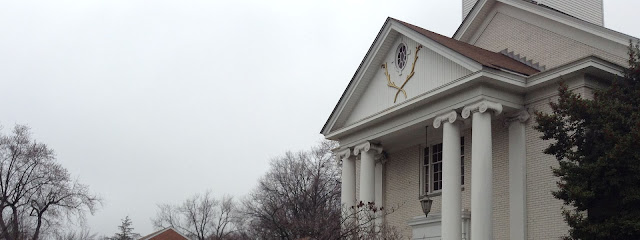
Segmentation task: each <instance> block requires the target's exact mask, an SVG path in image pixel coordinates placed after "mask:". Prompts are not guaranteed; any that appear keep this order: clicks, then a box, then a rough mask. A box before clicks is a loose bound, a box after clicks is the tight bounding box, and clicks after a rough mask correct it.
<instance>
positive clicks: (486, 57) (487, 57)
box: [392, 18, 540, 76]
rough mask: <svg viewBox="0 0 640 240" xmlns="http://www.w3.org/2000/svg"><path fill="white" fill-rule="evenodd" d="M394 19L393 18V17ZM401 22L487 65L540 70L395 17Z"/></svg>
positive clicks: (519, 70)
mask: <svg viewBox="0 0 640 240" xmlns="http://www.w3.org/2000/svg"><path fill="white" fill-rule="evenodd" d="M392 19H393V18H392ZM394 20H396V21H398V22H399V23H402V24H403V25H405V26H407V27H408V28H411V29H413V30H414V31H416V32H418V33H420V34H422V35H424V36H425V37H428V38H429V39H431V40H433V41H436V42H438V43H440V44H442V45H444V46H445V47H447V48H449V49H451V50H454V51H456V52H458V53H460V54H462V55H464V56H466V57H468V58H470V59H472V60H474V61H476V62H478V63H480V64H482V65H483V66H486V67H490V68H497V69H505V70H509V71H512V72H516V73H520V74H523V75H527V76H529V75H533V74H535V73H538V72H540V71H538V70H536V69H535V68H532V67H530V66H528V65H526V64H524V63H521V62H520V61H517V60H515V59H513V58H510V57H507V56H505V55H503V54H501V53H497V52H492V51H489V50H486V49H484V48H480V47H476V46H473V45H471V44H468V43H465V42H462V41H458V40H455V39H453V38H449V37H445V36H443V35H440V34H437V33H434V32H432V31H429V30H426V29H424V28H421V27H418V26H416V25H413V24H410V23H406V22H403V21H400V20H397V19H394Z"/></svg>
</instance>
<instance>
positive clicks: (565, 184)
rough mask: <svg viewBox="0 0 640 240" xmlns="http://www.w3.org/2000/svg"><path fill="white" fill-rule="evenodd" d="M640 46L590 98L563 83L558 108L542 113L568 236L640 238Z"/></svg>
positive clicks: (541, 124)
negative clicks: (618, 74) (621, 70)
mask: <svg viewBox="0 0 640 240" xmlns="http://www.w3.org/2000/svg"><path fill="white" fill-rule="evenodd" d="M639 60H640V49H639V47H638V44H635V46H634V45H633V44H630V46H629V68H628V69H626V70H625V73H624V77H619V78H615V79H613V80H611V81H610V82H609V83H608V84H609V87H606V88H604V89H600V90H595V91H594V96H593V99H584V98H582V97H581V96H580V95H578V94H576V93H573V92H571V91H570V90H568V88H567V86H566V85H563V84H561V87H560V89H559V99H558V102H557V103H551V109H552V112H551V113H549V114H547V113H541V112H537V113H536V120H537V123H538V125H537V126H536V127H535V128H536V129H537V130H538V131H540V132H542V133H543V136H542V139H545V140H552V144H550V145H549V147H548V148H547V149H545V151H544V153H546V154H550V155H553V156H555V158H556V159H557V160H558V161H559V167H558V168H554V169H553V173H554V175H555V176H557V177H559V181H558V183H557V184H558V190H557V191H555V192H553V196H554V197H556V198H557V199H560V200H563V201H564V203H565V204H566V205H569V206H570V207H569V208H566V209H564V210H563V215H564V218H565V221H566V222H567V223H568V225H569V226H570V227H571V229H570V231H569V236H567V237H565V239H640V207H639V206H640V66H639Z"/></svg>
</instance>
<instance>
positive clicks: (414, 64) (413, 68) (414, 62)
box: [382, 45, 422, 103]
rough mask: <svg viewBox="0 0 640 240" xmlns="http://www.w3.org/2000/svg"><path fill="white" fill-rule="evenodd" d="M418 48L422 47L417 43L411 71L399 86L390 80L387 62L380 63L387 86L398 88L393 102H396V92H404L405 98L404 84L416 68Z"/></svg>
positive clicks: (405, 96)
mask: <svg viewBox="0 0 640 240" xmlns="http://www.w3.org/2000/svg"><path fill="white" fill-rule="evenodd" d="M420 49H422V45H418V46H417V47H416V53H415V54H414V56H413V65H411V73H409V75H407V78H406V79H405V80H404V83H402V85H401V86H400V87H398V85H396V83H395V82H392V81H391V76H390V75H389V68H388V67H387V63H384V64H382V68H384V75H385V76H387V86H389V87H391V88H395V89H397V90H398V91H397V92H396V96H395V98H394V99H393V103H396V101H397V100H398V94H400V93H402V94H404V98H405V99H406V98H407V92H406V91H405V90H404V86H405V85H407V82H409V79H411V77H413V75H414V74H415V71H414V70H415V68H416V62H417V61H418V52H419V51H420Z"/></svg>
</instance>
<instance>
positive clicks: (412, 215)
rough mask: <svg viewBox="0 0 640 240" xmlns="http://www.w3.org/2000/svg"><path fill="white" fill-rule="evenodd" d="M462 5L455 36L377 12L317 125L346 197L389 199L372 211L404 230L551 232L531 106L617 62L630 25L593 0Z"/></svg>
mask: <svg viewBox="0 0 640 240" xmlns="http://www.w3.org/2000/svg"><path fill="white" fill-rule="evenodd" d="M462 5H463V10H462V11H463V21H462V24H460V26H459V28H458V30H457V31H456V33H455V34H454V35H453V36H452V37H446V36H442V35H439V34H436V33H433V32H430V31H428V30H426V29H423V28H420V27H418V26H414V25H412V24H410V23H406V22H403V21H400V20H396V19H393V18H388V19H387V20H386V21H385V22H384V25H383V26H382V29H381V30H380V32H379V33H378V35H377V37H376V39H375V40H374V42H373V44H372V45H371V47H370V48H369V51H368V52H367V54H366V56H365V57H364V59H363V60H362V63H361V64H360V66H359V68H358V69H357V70H356V73H355V75H354V76H353V78H352V79H351V81H350V82H349V85H348V86H347V88H346V89H345V90H344V93H343V94H342V97H341V98H340V99H339V101H338V103H337V105H336V107H335V108H334V110H333V112H332V113H331V115H330V117H329V119H328V120H327V122H326V124H325V125H324V127H323V128H322V131H321V133H322V134H323V135H324V136H325V137H326V138H327V139H331V140H336V141H338V142H339V148H337V149H336V153H337V155H338V156H339V159H340V161H341V163H342V169H343V173H342V202H343V204H345V205H346V206H353V205H355V204H356V203H357V202H359V201H363V202H365V203H366V202H374V203H375V204H376V205H377V206H384V207H385V208H386V209H394V211H393V212H392V213H389V214H388V215H385V216H384V217H383V218H381V219H379V221H382V222H386V223H388V224H390V225H392V226H395V227H396V228H398V229H399V230H401V231H402V234H403V235H404V236H405V237H411V238H412V239H456V240H457V239H467V240H468V239H473V240H488V239H536V240H537V239H558V238H559V237H561V236H564V235H567V233H568V226H567V224H566V223H565V222H564V220H563V217H562V215H561V209H562V207H563V203H562V201H560V200H557V199H555V198H554V197H553V196H552V195H551V192H552V191H553V190H554V189H556V181H557V179H556V178H555V177H554V176H553V175H552V171H551V168H552V167H553V166H557V161H556V160H555V158H554V157H553V156H549V155H545V154H543V150H544V149H545V148H546V147H547V146H548V142H544V141H543V140H541V139H540V136H541V134H540V133H538V132H537V131H536V130H535V129H533V126H535V125H536V123H535V119H533V118H532V115H533V112H535V111H549V110H550V107H549V102H551V101H554V99H555V98H556V97H557V88H558V83H559V82H564V83H565V84H567V85H568V86H569V88H570V89H572V90H573V91H575V92H578V93H580V94H582V95H583V96H585V97H589V96H590V94H591V91H592V89H594V88H596V87H598V86H599V85H601V84H602V82H601V79H611V78H613V77H615V76H616V75H618V76H619V75H621V71H622V70H623V69H624V68H625V67H626V66H627V60H628V55H627V51H628V49H627V47H628V45H629V40H631V39H632V40H633V41H634V42H635V41H637V39H636V38H634V37H632V36H629V35H626V34H624V33H620V32H616V31H613V30H610V29H607V28H605V27H604V26H603V25H604V20H603V3H602V0H580V1H572V0H539V1H530V0H463V4H462ZM420 199H431V200H433V204H432V207H431V212H430V213H429V214H428V215H427V216H426V217H425V214H424V213H423V209H422V207H421V202H420Z"/></svg>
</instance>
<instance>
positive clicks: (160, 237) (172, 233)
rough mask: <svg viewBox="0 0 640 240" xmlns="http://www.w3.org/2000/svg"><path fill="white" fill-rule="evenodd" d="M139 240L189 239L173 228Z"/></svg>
mask: <svg viewBox="0 0 640 240" xmlns="http://www.w3.org/2000/svg"><path fill="white" fill-rule="evenodd" d="M138 240H189V238H187V237H186V236H184V235H182V234H181V233H180V232H178V231H176V230H175V229H173V228H172V227H168V228H165V229H161V230H158V231H156V232H154V233H151V234H149V235H147V236H144V237H142V238H140V239H138Z"/></svg>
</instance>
